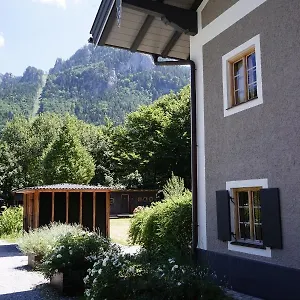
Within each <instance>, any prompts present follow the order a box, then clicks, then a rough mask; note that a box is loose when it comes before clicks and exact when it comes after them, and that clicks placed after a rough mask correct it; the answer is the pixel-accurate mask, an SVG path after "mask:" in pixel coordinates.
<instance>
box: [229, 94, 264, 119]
mask: <svg viewBox="0 0 300 300" xmlns="http://www.w3.org/2000/svg"><path fill="white" fill-rule="evenodd" d="M261 104H263V99H262V97H260V96H258V97H257V98H255V99H251V100H248V101H246V102H243V103H240V104H237V105H234V106H230V107H227V108H226V107H224V117H228V116H231V115H234V114H236V113H239V112H242V111H244V110H247V109H249V108H252V107H255V106H258V105H261Z"/></svg>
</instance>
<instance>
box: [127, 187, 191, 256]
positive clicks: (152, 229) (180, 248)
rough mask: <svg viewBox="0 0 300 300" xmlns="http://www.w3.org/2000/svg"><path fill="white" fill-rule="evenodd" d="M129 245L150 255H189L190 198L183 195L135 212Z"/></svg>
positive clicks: (185, 194)
mask: <svg viewBox="0 0 300 300" xmlns="http://www.w3.org/2000/svg"><path fill="white" fill-rule="evenodd" d="M129 237H130V240H131V242H132V243H137V244H140V245H141V246H143V247H144V248H145V249H146V250H147V251H149V252H150V253H152V254H153V255H160V256H178V257H181V258H185V257H187V256H189V255H190V253H191V252H190V250H191V240H192V196H191V193H190V192H185V193H184V195H181V196H174V197H172V198H168V199H166V200H164V201H163V202H157V203H155V204H153V205H152V206H151V207H149V208H145V209H143V210H141V211H139V212H137V213H136V214H135V215H134V216H133V218H132V222H131V226H130V230H129Z"/></svg>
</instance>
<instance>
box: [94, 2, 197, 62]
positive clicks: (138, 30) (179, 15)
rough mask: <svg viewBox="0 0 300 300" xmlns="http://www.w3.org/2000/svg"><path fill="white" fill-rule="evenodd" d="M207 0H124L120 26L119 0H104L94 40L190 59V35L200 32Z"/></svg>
mask: <svg viewBox="0 0 300 300" xmlns="http://www.w3.org/2000/svg"><path fill="white" fill-rule="evenodd" d="M202 1H203V0H165V1H163V0H156V1H153V0H122V14H121V16H120V24H121V25H120V26H118V22H117V7H116V0H102V2H101V5H100V8H99V10H98V13H97V15H96V18H95V20H94V23H93V26H92V29H91V32H90V33H91V35H92V37H91V38H90V42H91V43H93V44H95V45H96V46H104V45H106V46H112V47H116V48H122V49H127V50H130V51H132V52H136V51H137V52H142V53H146V54H152V55H155V56H161V57H169V58H175V59H188V58H189V55H190V36H193V35H196V34H197V33H198V21H197V12H196V11H197V9H198V7H199V6H200V4H201V2H202Z"/></svg>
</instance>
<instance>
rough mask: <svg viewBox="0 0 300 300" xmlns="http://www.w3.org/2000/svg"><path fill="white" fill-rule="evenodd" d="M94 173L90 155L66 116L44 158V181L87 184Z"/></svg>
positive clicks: (46, 182) (73, 125) (72, 123)
mask: <svg viewBox="0 0 300 300" xmlns="http://www.w3.org/2000/svg"><path fill="white" fill-rule="evenodd" d="M94 175H95V165H94V161H93V158H92V156H91V155H90V154H89V153H88V151H87V150H86V149H85V148H84V147H83V145H82V144H81V142H80V140H79V137H78V135H77V132H76V126H75V124H74V121H72V119H71V118H67V120H66V124H65V125H64V126H63V127H62V130H61V132H60V134H59V137H58V139H57V140H56V141H55V142H54V143H53V145H52V147H51V148H50V150H49V151H48V152H47V154H46V155H45V158H44V183H45V184H54V183H77V184H87V183H89V182H90V181H91V179H92V178H93V176H94Z"/></svg>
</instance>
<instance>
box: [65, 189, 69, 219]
mask: <svg viewBox="0 0 300 300" xmlns="http://www.w3.org/2000/svg"><path fill="white" fill-rule="evenodd" d="M66 224H69V191H67V193H66Z"/></svg>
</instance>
